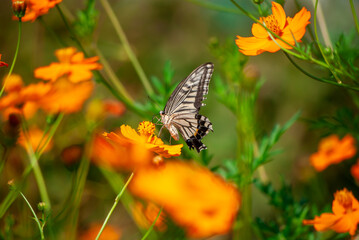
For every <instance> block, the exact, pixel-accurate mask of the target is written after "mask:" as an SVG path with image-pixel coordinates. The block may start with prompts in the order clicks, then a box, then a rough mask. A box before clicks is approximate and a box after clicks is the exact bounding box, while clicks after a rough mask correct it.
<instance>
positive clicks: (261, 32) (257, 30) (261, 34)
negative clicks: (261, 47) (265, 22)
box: [252, 23, 269, 38]
mask: <svg viewBox="0 0 359 240" xmlns="http://www.w3.org/2000/svg"><path fill="white" fill-rule="evenodd" d="M252 34H253V36H254V37H256V38H269V34H268V32H267V30H266V29H265V28H264V27H263V26H262V25H260V24H259V23H253V25H252Z"/></svg>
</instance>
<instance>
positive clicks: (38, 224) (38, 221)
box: [20, 192, 45, 240]
mask: <svg viewBox="0 0 359 240" xmlns="http://www.w3.org/2000/svg"><path fill="white" fill-rule="evenodd" d="M20 195H21V196H22V198H23V199H24V200H25V202H26V204H27V205H28V206H29V208H30V210H31V212H32V215H34V220H35V221H36V223H37V226H38V227H39V230H40V235H41V240H43V239H45V236H44V232H43V228H42V226H41V223H40V220H39V218H38V217H37V216H36V213H35V211H34V209H33V208H32V207H31V204H30V203H29V201H28V200H27V199H26V197H25V196H24V194H22V192H20Z"/></svg>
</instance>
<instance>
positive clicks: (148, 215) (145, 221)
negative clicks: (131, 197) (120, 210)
mask: <svg viewBox="0 0 359 240" xmlns="http://www.w3.org/2000/svg"><path fill="white" fill-rule="evenodd" d="M131 210H132V216H133V218H134V219H135V221H136V222H137V224H138V225H139V226H140V227H142V228H145V229H148V228H149V227H150V226H151V225H152V224H153V222H154V221H155V220H156V218H157V215H158V213H159V211H160V208H159V207H158V206H157V205H156V204H154V203H152V202H148V203H146V204H145V206H144V204H142V203H141V202H138V201H137V202H135V204H134V205H133V207H132V208H131ZM164 220H165V213H164V212H163V211H162V212H161V214H160V216H159V217H158V219H157V221H156V223H155V227H156V228H157V230H159V231H165V230H166V229H167V226H166V224H165V222H164Z"/></svg>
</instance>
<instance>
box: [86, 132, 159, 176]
mask: <svg viewBox="0 0 359 240" xmlns="http://www.w3.org/2000/svg"><path fill="white" fill-rule="evenodd" d="M152 159H153V154H152V153H151V152H150V151H148V150H147V148H146V147H145V146H144V144H141V143H129V142H123V141H121V138H120V136H118V135H116V134H114V133H113V134H110V136H108V134H107V133H104V135H103V136H99V135H97V136H95V138H94V141H93V149H92V161H93V162H94V163H95V164H98V165H100V166H105V167H110V168H114V169H118V170H131V171H133V170H134V169H136V168H139V167H142V166H146V165H150V164H152Z"/></svg>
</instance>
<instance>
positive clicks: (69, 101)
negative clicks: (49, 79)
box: [37, 77, 94, 113]
mask: <svg viewBox="0 0 359 240" xmlns="http://www.w3.org/2000/svg"><path fill="white" fill-rule="evenodd" d="M51 86H52V87H51V89H50V90H49V91H48V92H47V93H46V94H45V95H44V96H42V97H41V98H40V99H39V100H38V101H37V103H38V104H39V106H40V107H41V108H42V109H44V110H45V111H46V112H48V113H59V112H63V113H74V112H78V111H80V110H81V108H82V105H83V104H84V102H85V101H86V100H87V99H88V98H89V97H90V96H91V93H92V90H93V88H94V84H93V83H92V82H91V81H85V82H79V83H73V82H71V81H69V80H68V79H67V78H66V77H62V78H59V79H57V80H56V82H54V83H52V84H51Z"/></svg>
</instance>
